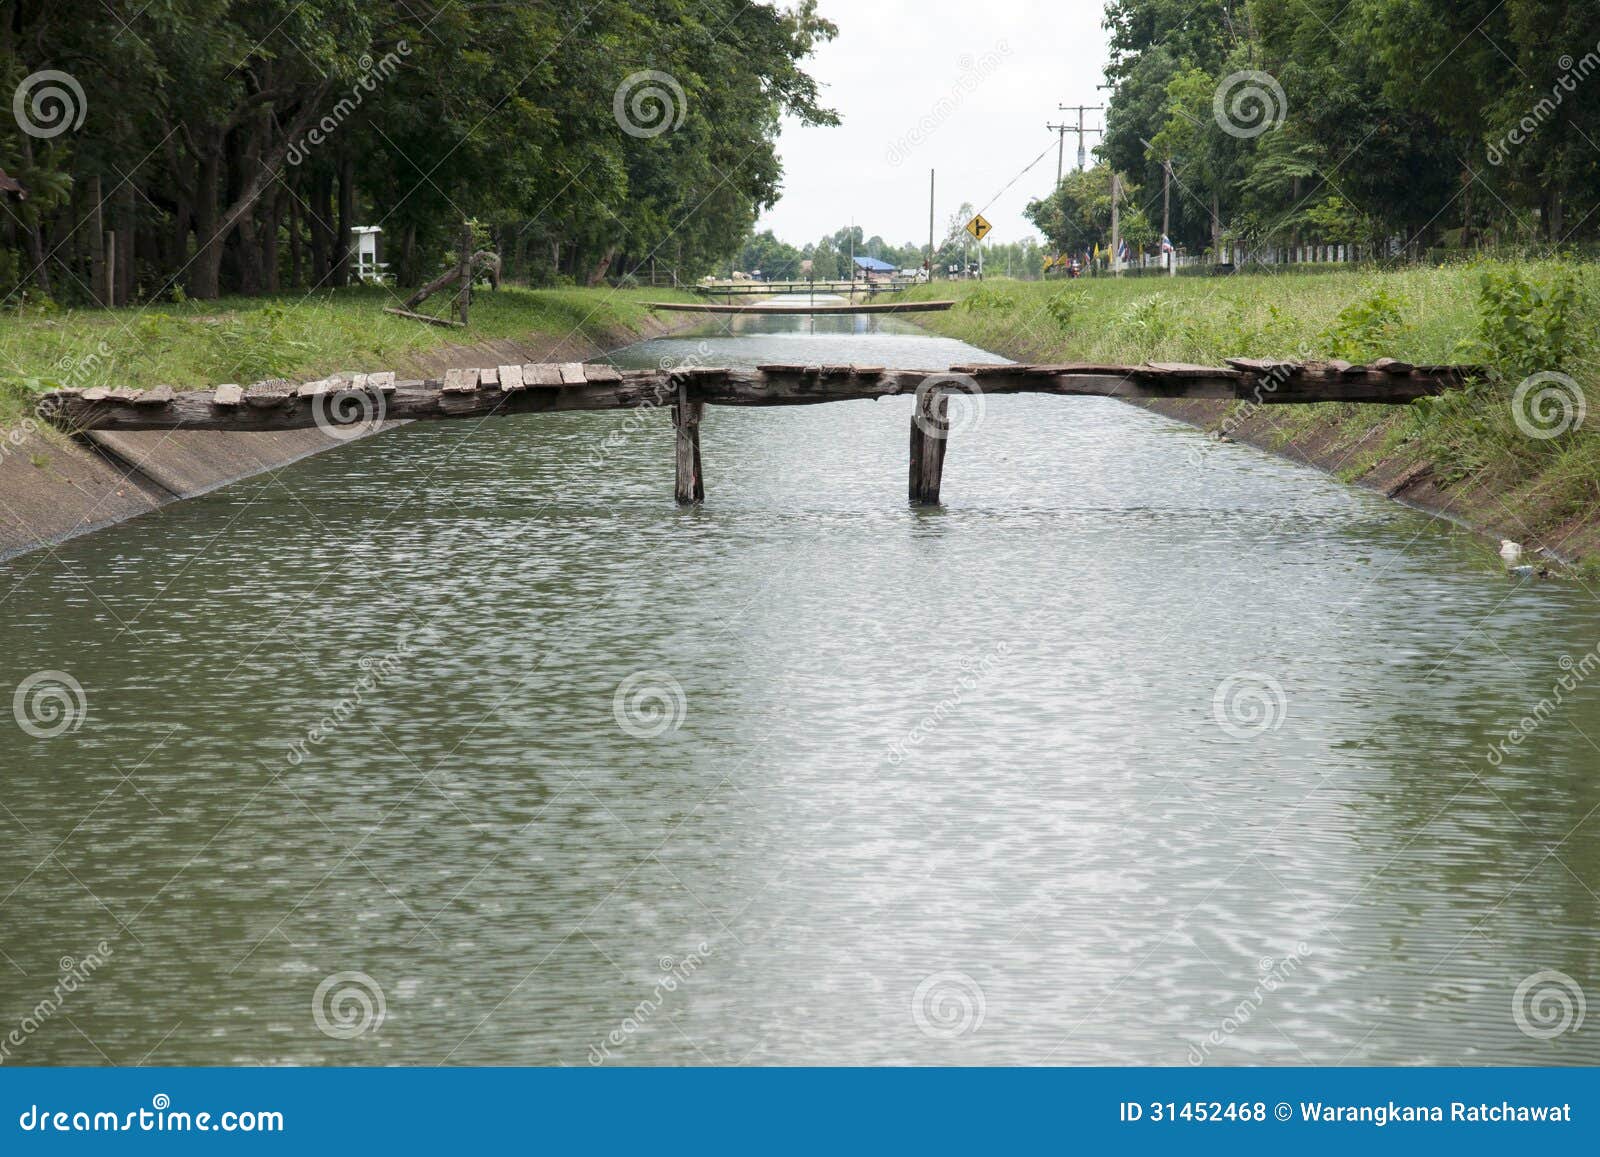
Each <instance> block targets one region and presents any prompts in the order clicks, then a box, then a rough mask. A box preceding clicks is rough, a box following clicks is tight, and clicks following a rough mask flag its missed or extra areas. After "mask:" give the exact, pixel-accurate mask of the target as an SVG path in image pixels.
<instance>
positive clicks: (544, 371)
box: [522, 362, 561, 386]
mask: <svg viewBox="0 0 1600 1157" xmlns="http://www.w3.org/2000/svg"><path fill="white" fill-rule="evenodd" d="M522 381H523V383H524V384H525V385H529V386H559V385H560V384H561V367H560V366H558V365H556V364H554V363H553V362H537V363H535V364H533V365H526V366H523V367H522Z"/></svg>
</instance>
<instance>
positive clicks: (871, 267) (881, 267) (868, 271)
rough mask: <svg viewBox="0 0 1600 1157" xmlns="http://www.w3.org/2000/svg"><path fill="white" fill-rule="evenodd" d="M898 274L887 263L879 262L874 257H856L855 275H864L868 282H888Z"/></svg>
mask: <svg viewBox="0 0 1600 1157" xmlns="http://www.w3.org/2000/svg"><path fill="white" fill-rule="evenodd" d="M897 272H899V270H897V269H896V268H895V267H894V266H893V265H891V264H890V263H889V262H887V261H879V260H878V259H877V258H876V257H857V258H856V275H857V276H861V275H863V274H865V275H866V279H867V280H868V281H889V280H891V279H892V278H893V277H894V275H895V274H896V273H897Z"/></svg>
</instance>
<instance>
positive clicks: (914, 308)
mask: <svg viewBox="0 0 1600 1157" xmlns="http://www.w3.org/2000/svg"><path fill="white" fill-rule="evenodd" d="M953 305H955V302H953V301H875V302H870V303H868V304H865V305H855V304H850V305H831V304H829V305H787V304H785V305H770V304H768V305H759V304H758V305H718V304H716V303H715V302H709V301H647V302H645V306H646V308H648V309H665V310H672V311H677V312H679V313H744V314H750V315H752V316H760V315H762V314H765V315H767V316H771V315H772V314H779V315H783V314H805V315H806V316H808V317H813V316H816V315H817V314H830V313H937V312H939V311H941V310H946V309H949V308H950V307H951V306H953Z"/></svg>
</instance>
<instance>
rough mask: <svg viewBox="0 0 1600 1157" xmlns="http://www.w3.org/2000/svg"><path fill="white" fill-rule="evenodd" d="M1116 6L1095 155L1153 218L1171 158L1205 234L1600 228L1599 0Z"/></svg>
mask: <svg viewBox="0 0 1600 1157" xmlns="http://www.w3.org/2000/svg"><path fill="white" fill-rule="evenodd" d="M1106 26H1107V28H1108V30H1109V33H1110V42H1111V61H1110V65H1109V67H1108V76H1109V77H1110V79H1111V80H1112V81H1113V82H1114V83H1115V85H1116V88H1115V91H1114V95H1113V97H1112V99H1111V101H1110V106H1109V109H1108V111H1107V117H1106V134H1105V139H1104V141H1103V143H1102V145H1101V147H1100V150H1099V152H1100V155H1101V157H1103V158H1104V160H1105V161H1106V162H1107V163H1108V164H1109V165H1111V166H1113V167H1114V168H1115V169H1116V170H1117V171H1118V172H1120V173H1122V174H1125V177H1126V179H1128V180H1129V181H1131V183H1133V184H1137V185H1138V186H1140V187H1141V188H1142V189H1143V190H1144V192H1143V196H1142V198H1141V199H1139V200H1137V201H1134V202H1133V206H1134V207H1135V208H1140V209H1142V210H1143V213H1144V215H1145V216H1146V217H1147V218H1149V219H1150V220H1152V221H1159V219H1160V206H1161V188H1162V176H1163V165H1164V163H1165V162H1167V161H1170V162H1171V164H1172V173H1173V181H1172V189H1171V230H1170V232H1171V234H1172V237H1173V240H1174V241H1176V242H1179V243H1185V244H1187V245H1188V246H1189V248H1190V249H1192V250H1194V251H1196V252H1198V251H1200V250H1202V249H1205V248H1207V247H1216V246H1218V245H1219V244H1221V243H1222V242H1223V240H1224V239H1228V240H1236V241H1245V242H1251V243H1258V244H1259V243H1276V244H1295V243H1301V242H1305V243H1317V242H1328V243H1339V242H1366V243H1369V244H1373V245H1382V244H1386V243H1388V242H1389V241H1390V240H1391V239H1395V240H1399V241H1401V242H1403V243H1406V244H1411V245H1417V246H1431V245H1459V244H1464V243H1475V242H1479V241H1493V242H1500V243H1539V244H1543V245H1559V244H1566V243H1570V242H1572V241H1575V240H1587V239H1592V238H1594V237H1595V236H1596V234H1597V232H1600V216H1597V215H1596V214H1595V212H1594V211H1595V209H1596V208H1597V207H1600V181H1597V179H1596V178H1597V177H1600V89H1596V90H1595V91H1594V92H1589V91H1588V88H1587V86H1593V85H1600V5H1596V4H1594V3H1593V2H1592V0H1505V2H1504V3H1499V2H1497V0H1237V2H1229V0H1212V2H1210V3H1202V4H1198V5H1196V4H1194V3H1193V2H1192V0H1110V3H1108V5H1107V7H1106ZM1058 196H1059V194H1058ZM1081 199H1082V198H1078V200H1081ZM1126 211H1127V209H1126V207H1125V209H1124V212H1126ZM1040 212H1041V214H1042V217H1041V218H1037V219H1038V220H1040V224H1041V227H1042V228H1043V227H1045V224H1044V222H1045V220H1049V221H1051V222H1057V221H1058V220H1059V222H1060V223H1065V221H1066V218H1064V217H1059V215H1053V211H1052V210H1050V209H1048V208H1047V207H1045V208H1041V210H1040ZM1046 231H1047V233H1051V231H1050V229H1048V228H1047V229H1046ZM1051 239H1052V241H1057V242H1058V243H1059V242H1060V240H1061V238H1060V237H1058V236H1057V235H1056V234H1055V233H1051Z"/></svg>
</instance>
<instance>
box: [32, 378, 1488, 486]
mask: <svg viewBox="0 0 1600 1157" xmlns="http://www.w3.org/2000/svg"><path fill="white" fill-rule="evenodd" d="M1480 373H1481V370H1480V369H1479V368H1477V367H1473V366H1414V365H1411V364H1409V363H1406V362H1400V361H1396V360H1394V359H1392V358H1384V359H1381V360H1379V361H1377V362H1374V363H1373V364H1371V365H1364V366H1358V365H1351V364H1349V363H1348V362H1326V363H1301V362H1293V361H1268V360H1260V359H1251V358H1230V359H1228V363H1227V365H1224V366H1198V365H1186V364H1179V363H1172V362H1156V363H1145V364H1143V365H1138V366H1126V365H1092V364H1067V365H968V366H955V367H952V368H951V369H949V370H892V369H886V368H883V367H881V366H854V365H849V366H819V365H810V366H807V365H765V366H756V367H753V368H749V369H728V368H708V367H682V368H678V369H670V370H667V369H662V370H619V369H617V368H615V367H614V366H609V365H590V364H584V363H579V362H566V363H561V364H554V363H549V364H546V363H539V364H527V365H504V366H490V367H487V368H484V369H457V370H448V371H446V373H445V376H444V377H443V378H439V379H428V380H425V381H422V380H417V381H399V380H396V377H395V375H394V374H393V373H377V374H352V375H347V376H342V377H338V378H326V379H322V380H319V381H314V382H306V383H304V384H299V385H297V384H295V383H292V382H286V381H281V380H272V381H264V382H257V383H256V384H255V385H252V386H249V387H243V386H239V385H223V386H218V387H216V388H215V389H208V390H174V389H173V388H172V387H170V386H158V387H156V388H155V389H150V390H142V391H140V390H116V389H86V390H62V391H59V392H57V393H53V394H49V395H46V396H45V398H44V399H43V401H42V403H41V406H40V412H41V414H42V415H44V416H45V417H46V418H48V419H49V420H50V421H52V422H54V423H56V424H57V425H59V426H61V427H63V428H65V429H67V430H69V431H73V432H80V431H88V430H236V431H249V430H290V429H299V428H304V427H308V426H320V427H322V428H324V429H328V430H331V431H333V432H336V433H337V432H339V429H340V428H341V427H361V426H367V425H371V424H373V423H375V422H377V421H380V420H435V419H444V418H490V417H503V416H508V415H512V414H529V413H554V412H558V411H565V410H616V409H652V408H662V409H665V408H667V407H670V408H671V414H672V420H673V424H674V426H675V427H676V430H677V451H676V462H677V489H676V493H677V499H678V501H679V502H680V503H695V502H701V501H703V500H704V498H705V485H704V482H703V479H702V476H701V471H700V423H701V420H702V417H703V415H704V411H705V407H706V406H707V405H713V406H798V405H811V404H814V403H819V402H846V401H859V400H865V399H877V398H890V397H899V396H914V397H915V398H916V406H915V408H914V410H913V412H912V418H911V462H910V484H909V495H910V498H911V501H912V502H916V503H937V502H938V501H939V482H940V475H941V473H942V470H943V464H944V452H945V443H946V441H947V439H948V437H949V431H950V420H949V404H950V399H951V397H952V396H953V395H967V396H969V397H972V398H982V397H986V396H988V395H1000V394H1021V393H1035V394H1060V395H1064V396H1096V397H1113V398H1128V399H1139V398H1214V399H1226V400H1243V401H1248V402H1254V403H1260V404H1266V405H1285V404H1303V403H1310V402H1382V403H1393V404H1402V403H1407V402H1411V401H1415V400H1416V399H1417V398H1423V397H1428V396H1431V395H1435V394H1439V393H1443V392H1444V391H1445V390H1449V389H1453V388H1456V387H1459V386H1461V385H1463V384H1464V383H1466V382H1467V381H1469V380H1471V379H1472V378H1474V377H1476V376H1478V375H1479V374H1480Z"/></svg>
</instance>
